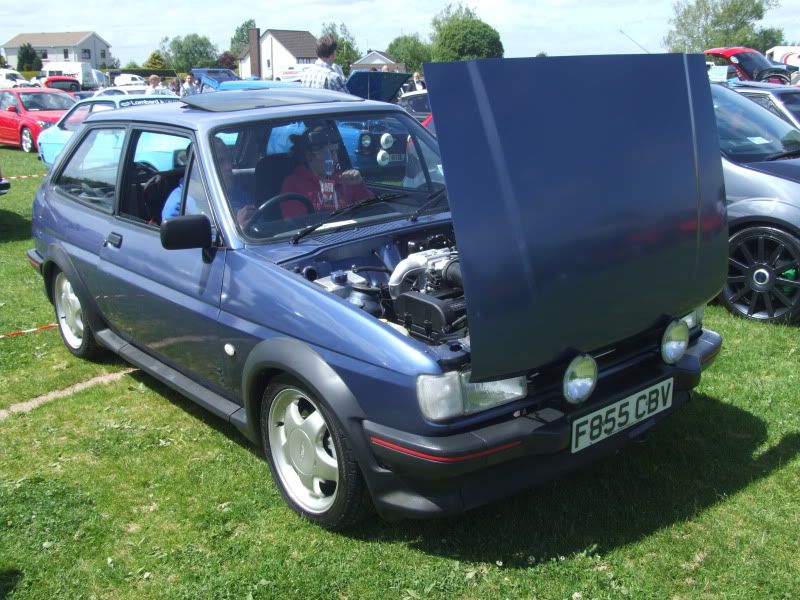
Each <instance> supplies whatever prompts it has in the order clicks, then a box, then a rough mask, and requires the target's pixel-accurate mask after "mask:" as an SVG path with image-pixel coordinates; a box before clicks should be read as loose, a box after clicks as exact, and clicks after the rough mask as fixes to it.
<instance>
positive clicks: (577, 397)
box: [563, 354, 597, 404]
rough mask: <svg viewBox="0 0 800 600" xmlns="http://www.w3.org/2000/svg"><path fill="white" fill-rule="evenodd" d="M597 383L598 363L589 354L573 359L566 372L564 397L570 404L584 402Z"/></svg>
mask: <svg viewBox="0 0 800 600" xmlns="http://www.w3.org/2000/svg"><path fill="white" fill-rule="evenodd" d="M595 385H597V363H596V362H595V360H594V359H593V358H592V357H591V356H589V355H588V354H581V355H580V356H576V357H575V358H573V359H572V362H571V363H569V366H568V367H567V370H566V372H565V373H564V388H563V392H564V398H566V400H567V402H569V403H570V404H580V403H581V402H584V401H585V400H586V399H587V398H588V397H589V396H591V394H592V392H593V391H594V386H595Z"/></svg>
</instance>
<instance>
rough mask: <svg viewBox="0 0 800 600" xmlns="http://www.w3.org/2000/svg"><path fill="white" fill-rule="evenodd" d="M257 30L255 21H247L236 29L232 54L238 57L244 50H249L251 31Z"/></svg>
mask: <svg viewBox="0 0 800 600" xmlns="http://www.w3.org/2000/svg"><path fill="white" fill-rule="evenodd" d="M255 28H256V20H255V19H247V21H245V22H244V23H242V24H241V25H239V26H238V27H237V28H236V31H234V33H233V37H232V38H231V48H230V52H231V54H233V55H234V56H237V57H238V56H239V55H240V54H241V53H242V50H244V49H245V48H247V46H248V44H249V43H250V33H249V31H250V30H251V29H255ZM228 68H229V67H228Z"/></svg>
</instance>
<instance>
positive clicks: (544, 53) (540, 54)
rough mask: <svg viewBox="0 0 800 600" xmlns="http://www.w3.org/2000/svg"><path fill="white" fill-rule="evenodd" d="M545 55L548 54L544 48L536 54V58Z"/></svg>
mask: <svg viewBox="0 0 800 600" xmlns="http://www.w3.org/2000/svg"><path fill="white" fill-rule="evenodd" d="M544 56H547V52H545V51H544V50H542V51H541V52H539V53H538V54H537V55H536V58H539V57H544Z"/></svg>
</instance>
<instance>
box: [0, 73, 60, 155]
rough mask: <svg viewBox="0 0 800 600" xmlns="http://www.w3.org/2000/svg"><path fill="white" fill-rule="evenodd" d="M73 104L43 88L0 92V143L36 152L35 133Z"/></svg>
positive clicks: (57, 93)
mask: <svg viewBox="0 0 800 600" xmlns="http://www.w3.org/2000/svg"><path fill="white" fill-rule="evenodd" d="M73 104H75V100H73V99H72V98H70V97H69V96H68V95H67V94H65V93H64V92H61V91H58V90H54V89H47V88H34V87H30V88H14V89H10V90H0V144H10V145H12V146H19V147H20V148H22V150H23V151H24V152H32V151H33V150H35V149H36V141H37V140H38V139H39V133H40V132H41V131H42V130H43V129H47V128H48V127H50V126H51V125H54V124H55V123H56V122H57V121H58V120H59V119H60V118H61V116H62V115H63V114H64V113H65V112H66V111H67V110H68V109H69V108H71V107H72V105H73Z"/></svg>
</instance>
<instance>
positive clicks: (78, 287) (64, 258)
mask: <svg viewBox="0 0 800 600" xmlns="http://www.w3.org/2000/svg"><path fill="white" fill-rule="evenodd" d="M56 271H63V273H64V274H65V275H66V276H67V278H68V279H69V281H70V283H71V284H72V289H73V290H74V291H75V293H76V294H77V296H78V298H79V299H80V301H81V304H82V305H83V307H84V311H85V313H86V316H87V317H88V318H87V321H88V323H89V327H90V328H91V330H92V331H95V332H96V331H99V330H101V329H105V328H106V324H105V322H104V321H103V319H102V318H101V317H100V310H99V308H98V307H97V304H96V303H95V301H94V298H93V297H92V295H91V294H90V293H89V289H88V288H87V287H86V284H85V283H84V281H83V279H82V278H81V276H80V275H79V274H78V270H77V269H76V268H75V265H73V263H72V260H71V259H70V257H69V255H68V254H67V252H66V251H65V250H64V248H62V247H61V246H60V245H58V244H51V245H50V246H49V247H48V248H47V255H46V256H45V259H44V261H43V262H42V278H43V279H44V289H45V293H46V294H47V299H48V300H49V301H50V303H51V304H52V303H53V300H54V299H53V280H54V279H55V273H56Z"/></svg>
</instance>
